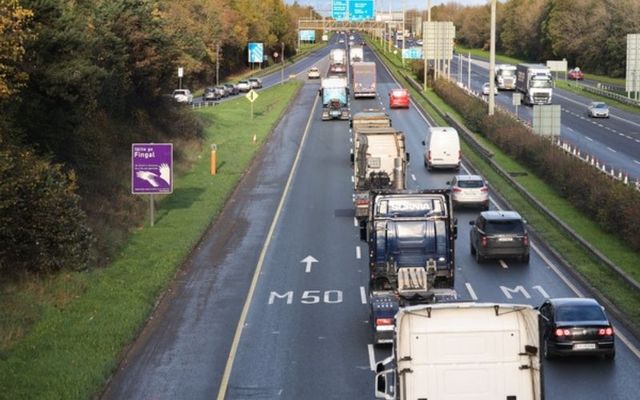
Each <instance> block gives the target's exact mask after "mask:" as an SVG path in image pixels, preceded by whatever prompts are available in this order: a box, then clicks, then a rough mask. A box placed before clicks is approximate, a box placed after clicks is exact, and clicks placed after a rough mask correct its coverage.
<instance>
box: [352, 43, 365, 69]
mask: <svg viewBox="0 0 640 400" xmlns="http://www.w3.org/2000/svg"><path fill="white" fill-rule="evenodd" d="M358 61H364V51H363V49H362V47H361V46H354V47H351V48H350V49H349V64H351V65H353V63H354V62H358Z"/></svg>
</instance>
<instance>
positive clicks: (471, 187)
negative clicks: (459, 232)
mask: <svg viewBox="0 0 640 400" xmlns="http://www.w3.org/2000/svg"><path fill="white" fill-rule="evenodd" d="M448 184H449V186H450V188H451V197H452V201H453V207H459V206H480V207H481V208H482V209H483V210H485V211H486V210H488V209H489V188H488V187H487V184H486V182H485V181H484V179H483V178H482V177H481V176H480V175H456V176H454V177H453V179H452V180H451V182H448Z"/></svg>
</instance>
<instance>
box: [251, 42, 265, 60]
mask: <svg viewBox="0 0 640 400" xmlns="http://www.w3.org/2000/svg"><path fill="white" fill-rule="evenodd" d="M263 57H264V50H263V47H262V43H256V42H249V62H250V63H261V62H262V61H263Z"/></svg>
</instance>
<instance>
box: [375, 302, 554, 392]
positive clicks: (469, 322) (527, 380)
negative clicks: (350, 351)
mask: <svg viewBox="0 0 640 400" xmlns="http://www.w3.org/2000/svg"><path fill="white" fill-rule="evenodd" d="M395 321H396V323H395V334H394V338H393V354H392V355H391V356H390V357H389V358H387V359H385V360H383V361H382V362H380V363H378V365H377V366H376V371H377V374H376V378H375V396H376V398H378V399H387V400H394V399H398V400H421V399H429V400H458V399H465V400H496V399H502V400H505V399H506V400H542V399H543V397H544V395H543V390H544V389H543V384H542V380H541V376H542V374H541V364H540V357H539V348H540V346H539V340H540V338H539V335H538V311H537V310H535V309H533V308H532V307H531V306H529V305H518V304H495V303H469V302H461V303H456V302H453V303H444V304H431V305H418V306H411V307H406V308H403V309H400V310H399V311H398V313H397V314H396V316H395ZM385 367H386V368H387V369H386V370H385Z"/></svg>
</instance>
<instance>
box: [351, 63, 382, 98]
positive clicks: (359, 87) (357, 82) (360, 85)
mask: <svg viewBox="0 0 640 400" xmlns="http://www.w3.org/2000/svg"><path fill="white" fill-rule="evenodd" d="M351 68H352V74H351V76H352V79H353V97H355V98H358V97H376V63H374V62H354V63H353V65H352V67H351Z"/></svg>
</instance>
